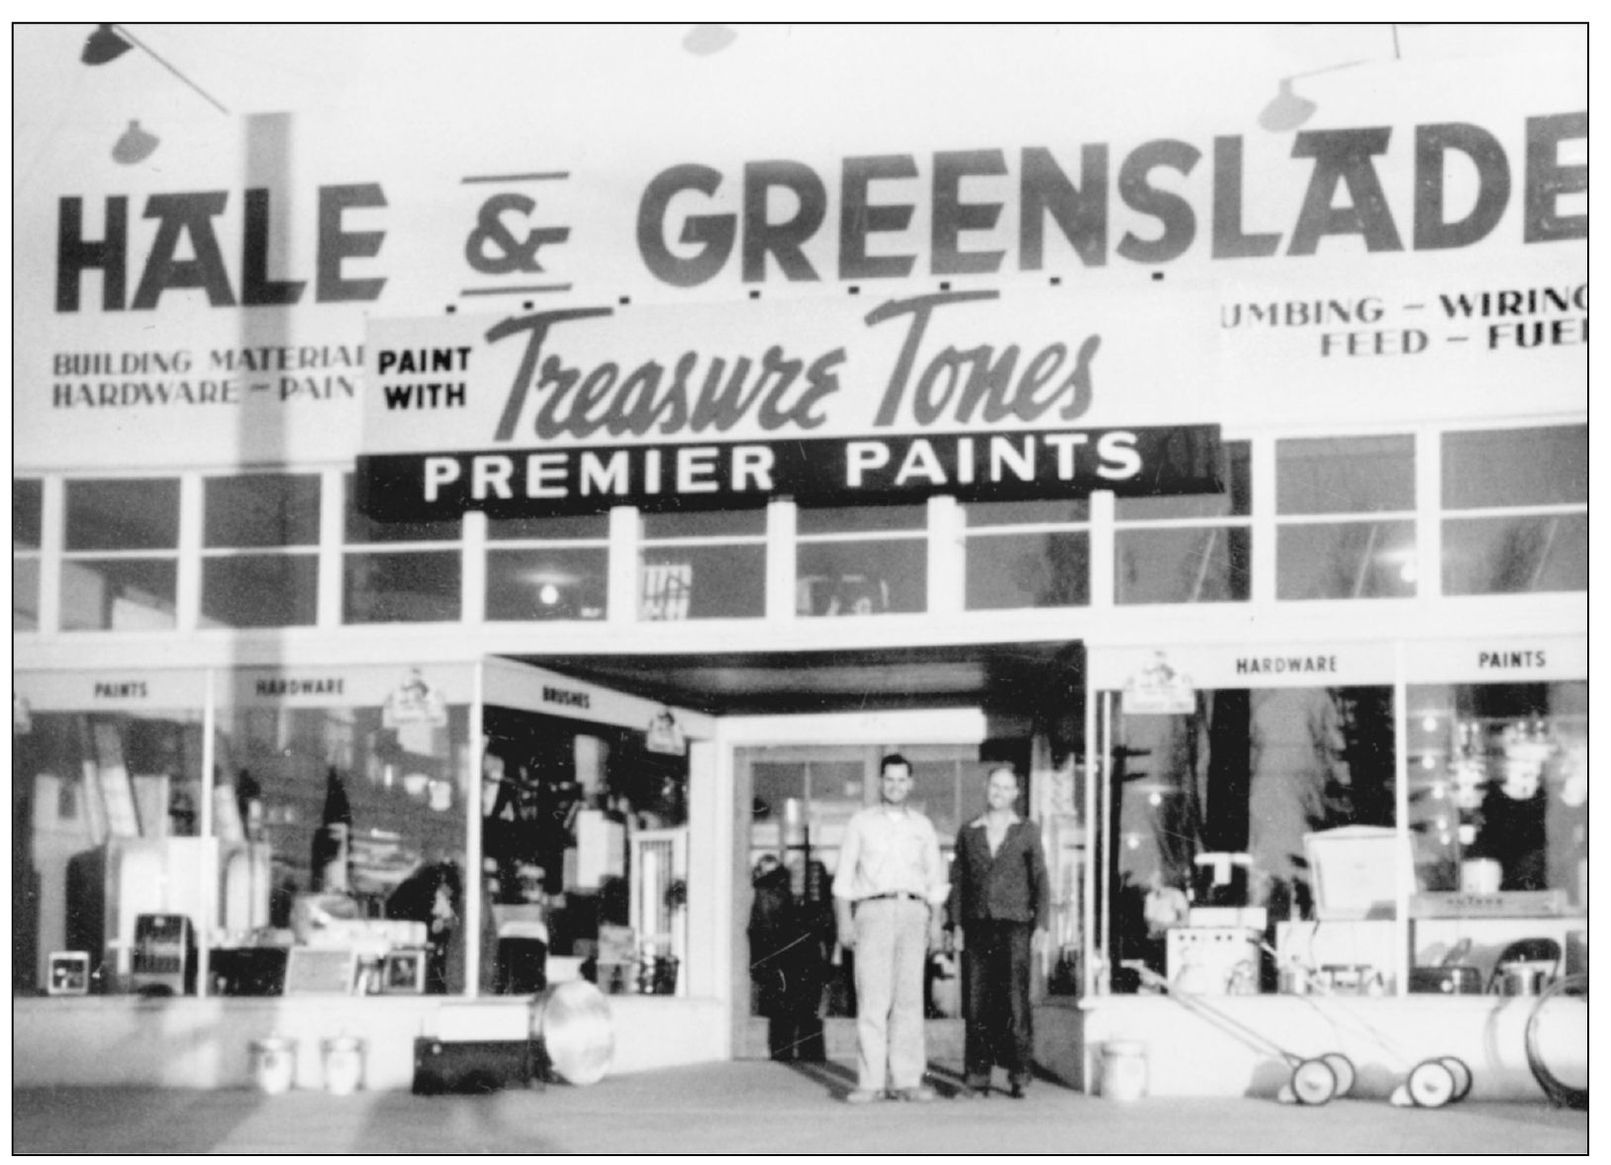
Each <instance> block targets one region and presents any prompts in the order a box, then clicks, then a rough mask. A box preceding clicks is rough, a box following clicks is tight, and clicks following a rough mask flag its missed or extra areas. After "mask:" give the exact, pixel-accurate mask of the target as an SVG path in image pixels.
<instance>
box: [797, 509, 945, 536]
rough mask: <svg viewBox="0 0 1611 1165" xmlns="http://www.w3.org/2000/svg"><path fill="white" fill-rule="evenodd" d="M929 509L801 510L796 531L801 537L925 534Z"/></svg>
mask: <svg viewBox="0 0 1611 1165" xmlns="http://www.w3.org/2000/svg"><path fill="white" fill-rule="evenodd" d="M928 522H929V511H928V507H927V506H849V507H845V508H840V509H836V508H833V507H829V508H827V509H812V508H809V507H806V506H801V507H800V513H799V517H798V518H797V519H796V523H795V529H796V530H797V531H798V532H799V533H801V534H860V533H864V532H875V531H881V530H923V529H926V528H927V527H928Z"/></svg>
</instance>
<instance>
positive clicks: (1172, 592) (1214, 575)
mask: <svg viewBox="0 0 1611 1165" xmlns="http://www.w3.org/2000/svg"><path fill="white" fill-rule="evenodd" d="M1252 543H1253V532H1252V531H1251V530H1248V529H1246V528H1244V527H1241V526H1213V527H1209V528H1207V529H1204V528H1201V527H1190V528H1184V529H1164V530H1120V531H1119V533H1118V553H1117V556H1116V561H1115V562H1114V575H1115V579H1114V582H1115V591H1116V593H1117V595H1118V601H1119V602H1121V603H1227V602H1237V603H1240V602H1246V601H1247V597H1248V594H1249V586H1250V581H1249V580H1250V578H1251V576H1252V561H1253V555H1252V549H1251V548H1252Z"/></svg>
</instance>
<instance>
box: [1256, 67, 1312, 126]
mask: <svg viewBox="0 0 1611 1165" xmlns="http://www.w3.org/2000/svg"><path fill="white" fill-rule="evenodd" d="M1314 111H1315V103H1314V102H1313V101H1310V100H1309V99H1308V98H1307V97H1302V96H1300V95H1299V94H1297V93H1295V92H1294V91H1293V89H1292V78H1291V77H1283V78H1282V79H1281V89H1280V91H1279V92H1278V93H1277V94H1276V95H1275V97H1274V98H1273V99H1272V100H1271V101H1270V104H1268V105H1266V106H1265V107H1264V110H1263V112H1261V113H1260V114H1259V125H1261V126H1262V127H1264V128H1265V129H1267V130H1269V131H1270V132H1271V133H1285V132H1286V131H1287V130H1289V129H1297V128H1298V127H1299V126H1300V125H1302V124H1303V123H1304V122H1306V121H1308V120H1309V118H1310V117H1312V116H1314Z"/></svg>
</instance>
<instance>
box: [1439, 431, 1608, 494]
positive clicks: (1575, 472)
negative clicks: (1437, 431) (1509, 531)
mask: <svg viewBox="0 0 1611 1165" xmlns="http://www.w3.org/2000/svg"><path fill="white" fill-rule="evenodd" d="M1588 500H1589V427H1588V426H1587V425H1563V426H1561V427H1559V428H1549V429H1505V430H1501V431H1499V432H1482V433H1446V434H1445V435H1444V437H1443V506H1444V508H1445V509H1449V510H1472V509H1477V508H1479V507H1482V506H1545V505H1555V504H1571V503H1573V502H1586V501H1588Z"/></svg>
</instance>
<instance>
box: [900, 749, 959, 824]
mask: <svg viewBox="0 0 1611 1165" xmlns="http://www.w3.org/2000/svg"><path fill="white" fill-rule="evenodd" d="M957 780H958V776H957V762H956V761H954V760H914V761H912V792H911V793H910V794H909V800H910V802H911V805H912V807H913V808H914V809H916V810H918V812H920V813H923V814H926V815H927V816H928V819H929V820H930V821H932V822H933V823H934V832H935V833H936V834H938V835H939V837H940V844H941V845H949V844H950V843H951V842H953V841H954V840H955V839H956V835H957V830H958V829H959V828H960V827H961V825H962V822H961V820H960V819H959V815H958V812H957V792H958V789H957Z"/></svg>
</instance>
